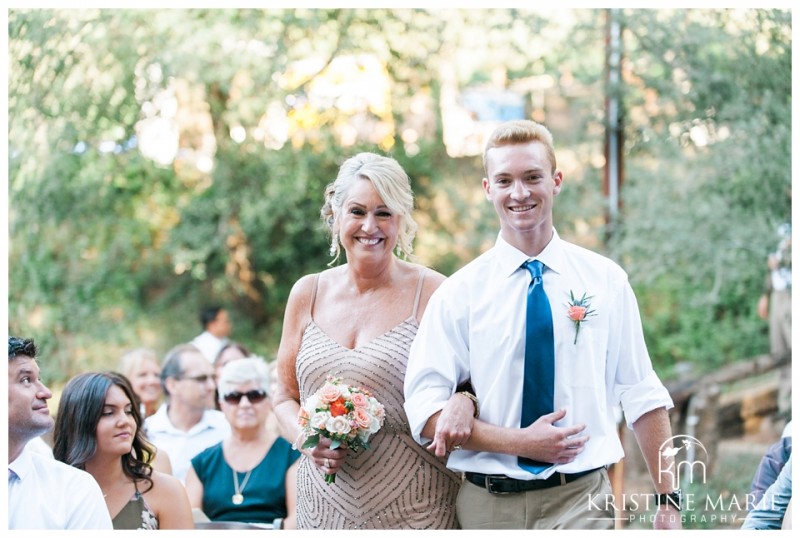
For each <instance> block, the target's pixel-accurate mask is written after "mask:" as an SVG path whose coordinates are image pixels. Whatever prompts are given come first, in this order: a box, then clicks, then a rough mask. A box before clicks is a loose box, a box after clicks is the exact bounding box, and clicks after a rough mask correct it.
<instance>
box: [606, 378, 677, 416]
mask: <svg viewBox="0 0 800 538" xmlns="http://www.w3.org/2000/svg"><path fill="white" fill-rule="evenodd" d="M617 396H618V398H619V402H620V404H621V405H622V410H623V412H624V413H625V422H626V423H627V424H628V428H631V427H633V423H634V422H636V421H637V420H639V417H641V416H642V415H644V414H645V413H647V412H649V411H652V410H653V409H659V408H662V407H663V408H665V409H667V410H669V409H672V407H673V406H674V404H673V403H672V397H671V396H670V395H669V391H668V390H667V389H666V387H664V385H663V383H661V380H660V379H659V378H658V376H657V375H656V373H655V372H654V371H652V370H651V371H650V373H649V374H648V375H647V376H646V377H645V378H644V379H642V380H641V381H640V382H638V383H636V384H635V385H630V386H617Z"/></svg>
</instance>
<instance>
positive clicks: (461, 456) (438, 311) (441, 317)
mask: <svg viewBox="0 0 800 538" xmlns="http://www.w3.org/2000/svg"><path fill="white" fill-rule="evenodd" d="M528 259H530V258H529V257H528V256H527V255H525V254H524V253H523V252H521V251H519V250H517V249H516V248H514V247H512V246H511V245H509V244H508V243H507V242H506V241H504V240H503V239H502V238H501V237H498V239H497V242H496V244H495V246H494V247H493V248H491V249H490V250H489V251H487V252H486V253H484V254H482V255H481V256H479V257H478V258H476V259H475V260H473V261H472V262H470V263H469V264H467V265H466V266H465V267H463V268H462V269H460V270H459V271H457V272H456V273H454V274H453V275H452V276H451V277H449V278H448V279H447V280H446V281H445V282H444V283H443V284H442V285H441V286H440V287H439V288H438V289H437V290H436V292H434V294H433V296H432V297H431V299H430V301H429V302H428V306H427V307H426V309H425V314H424V315H423V318H422V321H421V323H420V328H419V331H418V332H417V336H416V338H415V339H414V342H413V344H412V346H411V351H410V355H409V360H408V369H407V371H406V378H405V398H406V402H405V411H406V414H407V415H408V419H409V423H410V427H411V431H412V434H413V435H414V438H415V439H416V440H417V441H418V442H424V441H427V440H426V439H423V438H422V437H421V432H422V428H423V427H424V425H425V423H426V422H427V420H428V418H430V417H431V416H432V415H433V414H435V413H436V412H437V411H439V410H441V409H442V408H443V407H444V405H445V403H446V402H447V400H448V399H449V398H450V396H451V395H452V394H453V392H454V390H455V388H456V386H457V385H459V384H460V383H462V382H464V381H466V380H467V379H470V380H471V382H472V386H473V388H474V389H475V392H476V395H477V397H478V400H479V402H480V420H483V421H486V422H488V423H491V424H495V425H498V426H505V427H510V428H519V427H520V416H521V408H522V381H523V371H524V361H525V311H526V304H527V302H526V301H527V289H528V284H529V283H530V279H531V277H530V274H529V273H528V271H527V270H526V269H524V268H523V267H522V264H523V263H524V262H525V261H526V260H528ZM535 259H538V260H541V261H542V262H543V263H544V265H545V270H544V275H543V282H544V289H545V292H546V293H547V296H548V299H549V301H550V308H551V310H552V312H553V334H554V339H555V394H554V399H555V409H559V408H564V409H566V411H567V414H566V417H565V418H564V419H563V420H562V421H560V422H557V423H556V425H557V426H571V425H575V424H580V423H584V424H586V430H584V434H588V435H589V436H590V440H589V442H588V443H587V444H586V447H585V450H584V451H583V452H582V453H581V454H580V455H579V456H578V457H577V458H576V459H575V460H574V461H573V462H571V463H567V464H562V465H556V466H553V467H550V468H549V469H548V470H547V471H545V472H543V473H540V474H538V475H536V478H547V477H548V476H550V475H551V474H553V473H554V472H556V471H558V472H563V473H577V472H581V471H586V470H589V469H593V468H596V467H600V466H603V465H607V464H611V463H614V462H616V461H619V460H620V459H621V458H622V456H623V455H624V452H623V449H622V445H621V443H620V440H619V436H618V433H617V428H616V420H615V406H616V405H617V404H621V406H622V410H623V412H624V416H625V419H626V420H627V423H628V426H630V425H631V424H632V423H633V422H635V421H636V420H637V419H638V418H639V417H640V416H642V415H643V414H644V413H646V412H648V411H651V410H653V409H656V408H667V409H669V408H671V407H672V399H671V398H670V396H669V393H668V391H667V390H666V388H665V387H664V386H663V384H662V383H661V381H660V380H659V379H658V377H657V376H656V373H655V372H654V371H653V368H652V365H651V362H650V356H649V354H648V352H647V347H646V346H645V342H644V336H643V334H642V324H641V320H640V317H639V310H638V306H637V303H636V298H635V296H634V294H633V290H632V289H631V287H630V284H629V283H628V277H627V274H626V273H625V272H624V271H623V270H622V268H621V267H619V266H618V265H617V264H616V263H614V262H613V261H611V260H610V259H608V258H605V257H603V256H601V255H599V254H596V253H594V252H591V251H589V250H586V249H584V248H581V247H578V246H576V245H573V244H571V243H568V242H566V241H563V240H561V239H560V238H559V236H558V234H557V233H556V232H555V230H553V239H552V240H551V241H550V243H549V244H548V245H547V247H546V248H545V249H544V250H543V251H542V252H541V253H540V254H539V256H537V257H536V258H535ZM570 291H572V293H573V295H574V296H575V298H576V299H579V298H580V297H581V296H583V294H584V293H585V294H586V295H587V297H591V299H590V308H589V309H590V310H594V314H593V315H589V316H588V317H587V318H586V319H585V320H584V321H583V322H582V323H581V326H580V333H579V334H578V339H577V343H574V340H575V323H574V322H573V321H572V320H570V319H569V318H568V316H567V309H568V307H569V302H570ZM447 466H448V467H449V468H450V469H453V470H455V471H472V472H479V473H485V474H505V475H507V476H510V477H512V478H518V479H522V480H530V479H532V478H534V475H533V474H531V473H529V472H527V471H525V470H523V469H521V468H520V467H519V466H518V464H517V457H516V456H511V455H506V454H499V453H490V452H474V451H468V450H459V451H457V452H453V453H451V454H450V457H449V459H448V464H447Z"/></svg>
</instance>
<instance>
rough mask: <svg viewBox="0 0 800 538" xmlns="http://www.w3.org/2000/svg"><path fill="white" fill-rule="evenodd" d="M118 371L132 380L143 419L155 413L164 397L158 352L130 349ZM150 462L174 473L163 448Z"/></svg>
mask: <svg viewBox="0 0 800 538" xmlns="http://www.w3.org/2000/svg"><path fill="white" fill-rule="evenodd" d="M117 371H118V372H119V373H121V374H122V375H124V376H125V377H127V378H128V381H130V383H131V387H132V388H133V392H134V394H135V396H136V398H137V401H138V407H139V414H141V415H142V420H144V419H146V418H147V417H149V416H151V415H153V414H155V412H156V410H158V406H159V405H161V400H162V399H163V397H164V391H163V390H162V389H161V366H160V365H159V363H158V355H156V352H155V351H153V350H152V349H148V348H145V347H140V348H136V349H133V350H131V351H128V352H127V353H125V354H124V355H123V356H122V357H121V358H120V360H119V364H118V365H117ZM150 463H151V464H152V465H153V469H155V470H156V471H161V472H162V473H167V474H172V464H171V463H170V461H169V456H168V455H167V453H166V452H164V451H163V450H162V451H156V453H155V455H154V456H153V461H152V462H150Z"/></svg>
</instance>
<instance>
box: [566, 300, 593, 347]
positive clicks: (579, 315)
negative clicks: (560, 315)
mask: <svg viewBox="0 0 800 538" xmlns="http://www.w3.org/2000/svg"><path fill="white" fill-rule="evenodd" d="M569 299H570V301H569V303H568V306H569V308H567V317H569V319H571V320H572V321H573V322H575V340H574V341H573V342H572V343H573V344H577V343H578V333H579V332H580V330H581V323H582V322H583V321H584V320H586V318H587V317H589V316H592V315H594V310H589V309H590V308H591V306H592V305H591V303H590V301H589V299H591V297H587V296H586V294H585V293H584V294H583V296H582V297H581V298H580V299H576V298H575V295H574V294H573V293H572V290H569Z"/></svg>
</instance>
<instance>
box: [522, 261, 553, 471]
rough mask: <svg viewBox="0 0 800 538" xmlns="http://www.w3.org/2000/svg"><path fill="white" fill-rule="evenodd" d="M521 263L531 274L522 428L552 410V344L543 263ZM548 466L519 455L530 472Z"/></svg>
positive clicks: (526, 321) (527, 315)
mask: <svg viewBox="0 0 800 538" xmlns="http://www.w3.org/2000/svg"><path fill="white" fill-rule="evenodd" d="M522 266H523V267H525V269H527V270H528V272H530V274H531V283H530V284H529V285H528V306H527V313H526V316H525V374H524V380H523V384H522V418H521V420H520V426H521V427H523V428H525V427H528V426H530V425H531V424H533V423H534V422H535V421H536V419H538V418H539V417H540V416H542V415H546V414H548V413H552V412H553V381H554V378H555V344H554V343H553V314H552V312H551V311H550V301H548V300H547V294H546V293H545V292H544V284H543V282H542V270H543V268H544V264H542V262H540V261H538V260H531V261H527V262H525V263H524V264H523V265H522ZM552 465H553V464H552V463H545V462H540V461H534V460H531V459H528V458H523V457H519V466H520V467H522V468H523V469H525V470H527V471H530V472H532V473H540V472H542V471H543V470H545V469H546V468H548V467H551V466H552Z"/></svg>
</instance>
